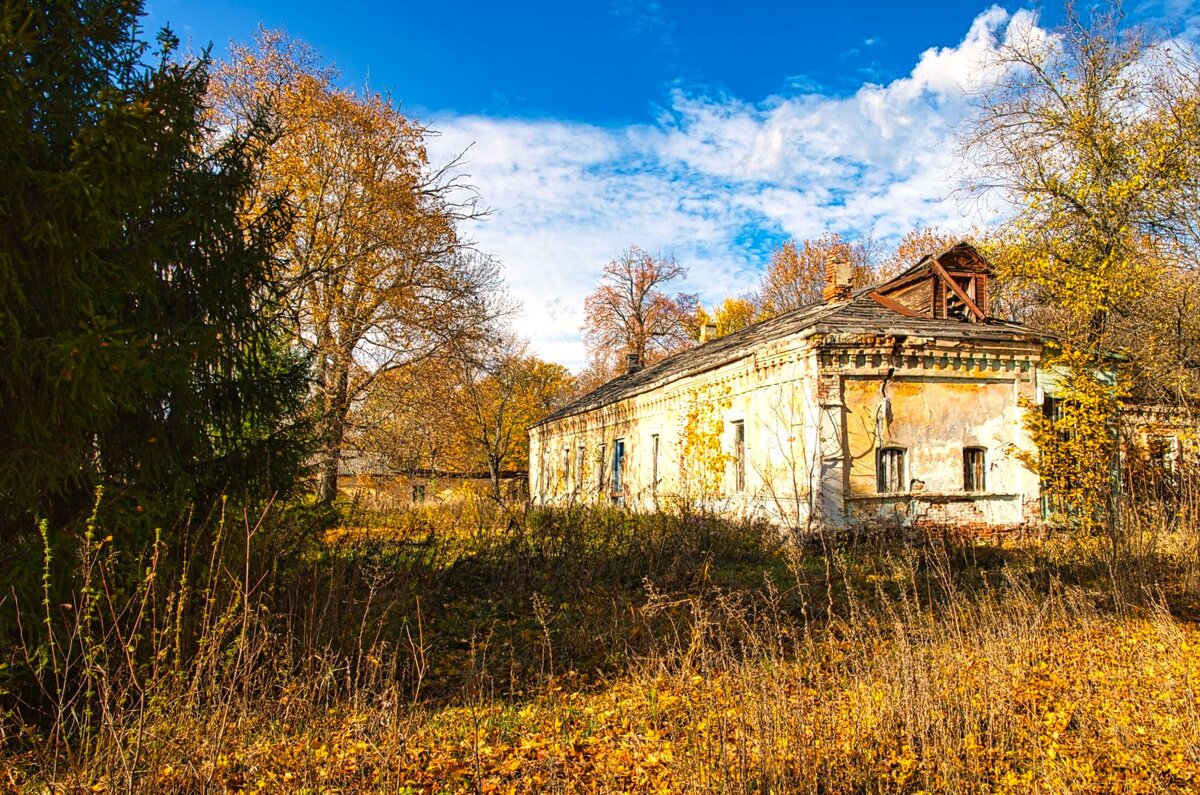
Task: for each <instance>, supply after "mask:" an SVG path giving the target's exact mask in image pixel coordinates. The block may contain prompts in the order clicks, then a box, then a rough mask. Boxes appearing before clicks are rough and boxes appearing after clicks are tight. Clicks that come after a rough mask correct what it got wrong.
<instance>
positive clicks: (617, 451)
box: [612, 439, 625, 505]
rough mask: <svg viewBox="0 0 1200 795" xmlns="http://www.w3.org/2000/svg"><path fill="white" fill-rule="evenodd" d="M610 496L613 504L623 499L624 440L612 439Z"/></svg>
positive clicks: (617, 503) (622, 502)
mask: <svg viewBox="0 0 1200 795" xmlns="http://www.w3.org/2000/svg"><path fill="white" fill-rule="evenodd" d="M612 497H613V504H614V505H622V504H624V500H625V440H624V439H616V440H614V441H613V457H612Z"/></svg>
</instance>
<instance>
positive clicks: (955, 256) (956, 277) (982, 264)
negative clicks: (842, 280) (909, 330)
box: [868, 243, 992, 323]
mask: <svg viewBox="0 0 1200 795" xmlns="http://www.w3.org/2000/svg"><path fill="white" fill-rule="evenodd" d="M991 275H992V269H991V267H989V266H988V264H987V262H986V261H985V260H984V259H983V257H981V256H980V255H979V252H978V251H976V250H975V247H974V246H972V245H971V244H969V243H958V244H956V245H954V246H951V247H950V248H948V249H946V250H945V251H943V252H942V253H941V254H931V255H926V256H925V257H923V258H922V259H921V261H920V262H918V263H917V264H916V265H914V266H912V267H911V268H909V269H908V270H906V271H904V272H903V273H901V274H900V275H899V276H897V277H896V278H894V279H892V280H891V281H888V282H884V283H883V284H881V285H879V286H878V287H876V288H875V289H874V290H872V291H871V292H870V293H868V295H869V296H870V297H871V298H873V299H874V300H875V301H877V302H878V303H880V304H882V305H883V306H885V307H887V308H888V309H891V310H892V311H893V312H897V313H899V314H901V315H905V316H907V317H931V318H946V319H957V320H965V321H967V322H968V323H982V322H983V321H985V320H986V319H987V317H988V280H989V279H990V278H991Z"/></svg>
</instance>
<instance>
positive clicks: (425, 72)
mask: <svg viewBox="0 0 1200 795" xmlns="http://www.w3.org/2000/svg"><path fill="white" fill-rule="evenodd" d="M335 8H336V10H333V9H335ZM1126 10H1127V12H1129V14H1130V15H1131V16H1132V17H1134V18H1136V19H1146V20H1158V19H1164V20H1166V21H1167V22H1168V23H1169V24H1171V25H1173V26H1174V27H1176V28H1178V29H1179V30H1180V31H1181V32H1182V33H1183V34H1184V35H1186V36H1187V37H1188V38H1193V39H1194V38H1195V36H1194V28H1195V22H1194V16H1195V8H1194V3H1193V2H1191V0H1155V2H1152V3H1148V4H1141V5H1135V4H1127V9H1126ZM147 12H148V15H147V18H146V19H145V26H146V28H147V29H148V30H150V31H153V30H154V29H156V28H158V27H159V26H161V25H163V24H167V23H169V24H170V25H171V27H172V28H173V29H174V30H175V32H176V33H177V34H179V35H180V37H181V38H182V39H183V40H184V42H185V44H190V46H191V47H193V49H199V48H201V47H203V46H205V45H206V44H208V43H210V42H211V43H212V44H213V53H214V55H215V56H217V57H222V56H223V55H224V51H225V44H226V42H228V41H229V40H230V39H233V40H237V41H247V40H249V39H250V38H251V37H252V36H253V34H254V31H255V29H256V27H257V26H258V24H259V23H262V24H265V25H267V26H269V27H281V28H284V29H286V30H287V31H288V33H289V34H291V35H292V36H293V37H296V38H300V39H303V40H305V41H307V42H308V43H309V44H311V45H313V46H314V47H315V48H316V49H317V50H318V51H319V52H320V53H321V55H322V56H323V57H324V58H325V59H327V60H328V61H331V62H333V63H334V64H335V65H336V66H337V67H338V68H339V70H340V71H341V73H342V76H343V81H344V82H345V83H347V84H349V85H353V86H362V85H364V84H366V83H369V85H370V86H371V87H372V88H373V89H378V90H385V91H388V92H390V93H391V94H392V96H393V97H394V98H395V99H396V100H398V101H399V102H401V103H402V106H403V107H404V109H405V110H406V111H407V112H409V113H411V114H413V115H415V116H417V118H419V119H420V120H421V121H423V122H426V123H427V124H429V125H430V126H431V127H432V128H433V129H435V130H437V131H439V133H440V134H439V135H438V136H437V137H436V138H434V139H431V141H430V148H431V152H432V154H433V156H434V158H435V159H437V160H440V161H447V160H450V159H452V158H453V157H455V156H456V155H458V154H460V153H463V152H465V157H464V163H463V166H462V170H463V172H464V173H465V174H468V175H469V177H470V181H471V182H472V183H473V184H474V185H475V186H476V188H477V189H478V191H479V193H480V195H481V196H482V199H483V201H484V202H485V203H486V204H487V205H488V206H490V207H491V210H492V212H491V215H490V217H489V218H488V219H487V220H486V221H484V222H482V223H479V224H476V225H474V226H473V227H472V228H471V229H469V230H468V234H470V235H471V236H472V237H473V238H474V239H475V240H476V241H477V243H478V245H479V247H480V248H481V249H483V250H485V251H488V252H489V253H492V254H494V255H496V256H498V257H499V258H500V259H501V260H502V261H503V263H504V264H505V269H506V276H507V280H508V283H509V285H510V288H511V290H512V293H513V295H514V297H516V298H517V299H518V300H520V301H521V303H522V304H523V306H524V311H523V313H522V315H521V316H520V317H519V318H517V319H516V321H515V322H514V325H515V327H516V328H517V330H518V331H519V332H521V333H522V334H523V335H525V336H526V337H528V338H529V339H530V340H531V342H532V344H533V348H534V350H535V351H536V352H537V353H539V354H540V355H542V356H544V357H546V358H549V359H552V360H555V361H559V362H562V363H564V364H567V365H568V366H572V367H577V366H579V365H580V364H581V363H582V362H583V360H584V351H583V347H582V344H581V342H580V337H579V326H580V324H581V322H582V302H583V297H584V295H586V293H587V292H588V291H589V290H590V289H591V288H592V286H593V284H594V281H595V278H596V276H597V275H598V273H599V271H600V268H601V266H602V265H603V263H604V262H606V261H607V260H608V259H610V258H612V257H613V256H614V255H616V254H617V253H618V252H619V251H620V250H622V249H624V248H626V247H628V246H629V245H631V244H636V245H639V246H641V247H643V248H646V249H648V250H651V251H656V252H660V253H662V254H673V255H674V256H676V257H677V258H678V260H679V261H680V262H681V263H682V264H684V265H685V266H687V267H688V268H689V270H690V274H689V278H688V283H687V284H685V285H680V286H681V287H685V288H687V289H689V290H692V291H695V292H699V293H700V295H701V298H702V300H705V301H706V302H709V303H714V302H717V301H719V300H721V299H722V298H723V297H724V296H726V295H730V294H738V293H742V292H745V291H746V290H749V289H751V288H753V286H754V283H755V281H756V280H757V278H758V275H759V273H760V272H761V270H762V267H763V265H764V264H765V261H766V258H767V256H768V254H769V251H770V249H771V248H772V247H773V246H774V245H777V244H778V243H779V242H781V241H782V240H784V239H786V238H787V237H796V238H804V237H815V236H818V235H820V234H822V233H824V232H827V231H831V232H840V233H842V234H843V235H845V236H847V237H851V238H852V237H855V236H857V235H860V234H866V233H870V234H872V235H874V236H875V237H877V238H882V239H884V240H888V239H894V238H896V237H898V236H899V235H901V234H903V233H904V232H905V231H907V230H908V229H911V228H913V227H915V226H922V225H925V224H932V225H938V226H941V227H943V228H948V229H957V230H968V229H970V228H971V227H972V226H976V225H980V224H983V225H986V224H991V223H995V221H996V214H995V211H994V210H993V209H991V208H990V207H988V206H985V205H981V204H979V203H977V202H973V201H969V200H967V199H965V198H964V197H962V196H961V195H959V194H957V193H956V191H955V190H954V189H955V186H956V184H957V182H956V180H957V178H958V176H959V174H960V173H961V171H960V169H961V163H959V162H957V159H956V155H955V154H954V145H953V140H952V138H951V132H952V131H953V129H954V128H955V127H956V126H957V125H958V124H959V123H960V122H961V120H962V119H963V118H964V117H965V116H966V115H967V114H968V113H969V112H970V95H971V92H973V91H976V90H978V89H980V88H982V87H985V86H986V83H987V80H988V76H987V72H986V70H985V69H983V68H982V64H983V63H984V62H986V59H987V56H988V54H989V53H990V52H992V51H994V48H995V47H996V45H997V42H999V41H1002V40H1003V39H1004V37H1005V36H1007V35H1010V32H1011V31H1015V30H1030V29H1033V30H1041V29H1050V28H1053V27H1054V26H1055V25H1057V24H1059V23H1060V22H1061V21H1062V20H1061V18H1062V11H1061V7H1060V6H1059V5H1057V4H1048V5H1045V6H1032V5H1029V4H1020V3H1001V4H995V5H991V4H988V3H985V2H979V3H975V2H928V3H897V2H886V3H884V2H870V3H866V2H863V3H828V2H825V3H815V2H797V3H772V2H762V1H761V0H743V1H742V2H739V3H727V4H724V3H723V4H718V3H699V2H691V3H686V2H669V1H667V0H658V1H654V0H650V1H647V0H609V1H608V2H595V3H587V2H562V1H561V0H560V1H559V2H524V3H519V2H513V3H496V2H476V1H475V0H470V1H469V2H459V3H454V4H450V3H428V2H422V3H416V2H396V3H359V4H345V5H343V6H341V7H337V6H335V4H330V3H327V2H326V3H320V4H317V3H307V2H290V3H284V2H276V1H275V0H241V1H240V2H238V1H236V0H210V1H209V2H199V0H149V1H148V4H147Z"/></svg>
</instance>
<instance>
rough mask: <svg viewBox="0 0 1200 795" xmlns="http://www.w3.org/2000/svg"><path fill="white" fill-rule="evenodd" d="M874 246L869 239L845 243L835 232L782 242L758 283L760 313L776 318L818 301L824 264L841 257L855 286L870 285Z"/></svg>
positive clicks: (772, 253)
mask: <svg viewBox="0 0 1200 795" xmlns="http://www.w3.org/2000/svg"><path fill="white" fill-rule="evenodd" d="M873 249H874V243H873V241H872V240H871V239H870V238H864V239H863V240H860V241H857V242H855V243H848V242H846V241H845V240H843V239H842V236H841V235H839V234H837V233H836V232H828V233H826V234H824V235H821V237H819V238H817V239H815V240H803V241H801V243H800V245H799V246H797V245H796V242H795V241H793V240H789V241H787V242H785V243H784V244H783V245H781V246H780V247H779V248H777V249H775V250H774V251H773V252H771V261H770V263H769V264H768V265H767V270H766V273H764V274H763V278H762V282H761V283H760V284H759V288H758V303H759V308H760V313H761V314H762V315H763V316H764V317H775V316H776V315H781V314H783V313H784V312H790V311H791V310H793V309H798V308H799V307H802V306H807V305H808V304H814V303H817V302H818V301H820V300H821V291H822V290H823V289H824V287H825V270H826V266H827V265H828V264H829V263H830V262H831V261H833V260H837V259H840V260H842V261H844V262H849V263H850V264H851V265H852V266H853V269H854V284H855V285H856V286H860V287H861V286H864V285H867V284H870V283H871V282H872V281H873V280H874V275H873V271H872V268H871V260H872V258H873V257H872V254H873V253H874V252H873Z"/></svg>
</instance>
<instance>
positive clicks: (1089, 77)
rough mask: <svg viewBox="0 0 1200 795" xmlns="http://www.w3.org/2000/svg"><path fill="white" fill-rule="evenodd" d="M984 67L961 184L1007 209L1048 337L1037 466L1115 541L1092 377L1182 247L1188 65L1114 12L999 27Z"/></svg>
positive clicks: (1110, 401) (1115, 394)
mask: <svg viewBox="0 0 1200 795" xmlns="http://www.w3.org/2000/svg"><path fill="white" fill-rule="evenodd" d="M988 70H989V72H990V73H991V74H992V75H993V76H994V77H995V78H996V82H995V84H994V87H993V88H992V90H990V91H989V92H987V93H986V94H985V95H983V97H982V98H981V101H980V104H979V108H978V113H977V116H976V118H975V120H974V124H973V126H972V127H971V129H970V132H969V134H968V135H967V137H966V138H965V141H964V142H965V152H966V154H967V156H968V159H969V161H970V162H971V163H972V164H973V166H974V168H975V174H974V175H973V185H974V186H975V187H977V188H980V189H987V190H994V189H999V190H1000V191H1002V193H1003V194H1004V195H1005V196H1006V198H1008V200H1009V201H1010V202H1011V203H1012V205H1013V206H1014V207H1015V208H1017V209H1016V213H1015V217H1014V218H1013V221H1012V223H1011V225H1010V227H1009V228H1008V229H1007V230H1006V233H1005V234H1004V235H1003V239H1002V240H1001V241H999V242H1000V245H998V246H995V247H994V248H995V249H996V251H997V252H998V253H999V255H1000V256H997V257H996V263H997V266H998V267H999V268H1000V276H1001V279H1002V281H1005V282H1007V283H1009V284H1010V285H1014V286H1015V287H1016V289H1018V290H1020V291H1022V292H1023V293H1024V295H1026V296H1027V297H1028V298H1029V300H1031V301H1033V302H1035V303H1036V304H1037V309H1038V312H1037V313H1036V314H1037V315H1038V316H1039V317H1040V319H1041V320H1042V325H1044V326H1046V327H1047V328H1048V329H1049V330H1050V331H1052V332H1053V334H1054V335H1055V336H1056V337H1057V338H1058V340H1059V353H1058V355H1057V356H1054V357H1052V358H1051V360H1050V361H1049V362H1048V364H1049V365H1050V366H1051V367H1056V368H1057V369H1058V371H1059V373H1060V387H1059V390H1060V391H1059V395H1058V397H1059V398H1061V400H1062V411H1061V412H1055V411H1030V412H1028V416H1029V417H1030V418H1031V430H1032V432H1033V434H1034V437H1035V439H1037V440H1039V442H1040V443H1041V445H1042V448H1041V456H1040V463H1039V470H1040V472H1041V474H1042V476H1043V478H1044V479H1045V481H1046V483H1047V489H1048V490H1049V491H1050V492H1051V493H1052V494H1053V493H1055V492H1057V494H1058V495H1059V497H1061V498H1062V500H1063V501H1065V502H1066V506H1065V507H1066V509H1067V511H1068V512H1069V513H1071V514H1072V515H1074V516H1076V517H1079V518H1080V519H1081V521H1083V522H1085V523H1089V522H1101V523H1103V524H1104V526H1106V527H1107V528H1108V529H1109V530H1110V531H1113V532H1114V538H1116V535H1115V532H1116V528H1115V527H1114V525H1113V522H1114V520H1115V512H1114V511H1112V497H1113V493H1112V486H1113V484H1114V479H1113V478H1112V477H1111V476H1110V475H1109V473H1110V472H1111V470H1112V467H1111V466H1110V465H1107V464H1102V462H1111V461H1112V460H1113V458H1114V457H1115V454H1116V442H1115V438H1114V433H1113V430H1114V427H1115V416H1116V412H1117V410H1118V408H1119V398H1120V394H1121V390H1120V387H1119V386H1116V385H1113V384H1110V383H1109V382H1108V381H1109V380H1108V379H1107V378H1104V377H1101V374H1104V373H1108V372H1112V371H1113V370H1114V369H1117V368H1119V367H1120V368H1123V367H1124V365H1123V364H1122V363H1123V362H1126V361H1129V360H1130V359H1136V358H1137V356H1138V349H1137V347H1135V348H1133V349H1130V348H1128V347H1126V346H1127V345H1128V344H1129V343H1130V342H1134V343H1135V344H1136V342H1135V339H1136V337H1133V338H1131V336H1130V335H1129V334H1127V333H1125V332H1124V331H1123V328H1126V329H1127V328H1128V327H1129V323H1128V320H1129V317H1130V310H1131V308H1132V307H1134V306H1136V305H1138V304H1139V303H1144V302H1145V301H1146V300H1147V298H1148V297H1149V295H1148V292H1147V291H1148V289H1151V288H1152V286H1153V285H1154V284H1155V283H1156V282H1157V281H1158V279H1159V278H1160V276H1161V269H1162V268H1164V267H1179V266H1181V265H1185V264H1188V263H1191V262H1192V260H1193V259H1194V252H1195V247H1194V230H1195V229H1196V228H1197V226H1196V221H1197V218H1198V217H1200V215H1198V213H1197V194H1196V191H1195V189H1194V186H1195V180H1196V174H1197V170H1198V166H1200V124H1198V114H1197V110H1198V108H1200V95H1198V93H1197V86H1200V79H1198V78H1200V70H1197V68H1196V66H1195V64H1194V62H1193V61H1192V60H1191V59H1189V58H1187V57H1185V56H1182V55H1177V54H1176V53H1175V51H1174V50H1173V48H1171V47H1169V46H1166V45H1165V43H1164V42H1163V41H1162V40H1161V39H1158V40H1156V39H1154V38H1153V37H1152V36H1150V35H1149V34H1148V33H1147V32H1146V31H1139V30H1135V29H1132V28H1129V27H1127V26H1124V24H1123V21H1122V19H1121V17H1120V15H1119V13H1118V12H1117V11H1116V10H1115V9H1109V10H1107V11H1105V10H1100V11H1096V12H1093V14H1092V15H1091V16H1090V17H1087V18H1083V17H1081V16H1079V15H1078V14H1076V13H1075V12H1074V11H1070V12H1069V14H1068V21H1067V24H1066V26H1065V27H1064V28H1062V29H1061V30H1058V31H1055V32H1054V33H1053V34H1052V35H1049V36H1047V35H1045V34H1044V32H1042V31H1039V30H1037V29H1035V28H1032V27H1029V28H1025V29H1017V28H1013V29H1010V30H1009V32H1008V36H1007V38H1006V40H1005V41H1004V42H1003V43H1001V44H1000V46H999V48H998V50H997V56H996V60H995V62H994V63H991V64H989V65H988ZM1138 347H1140V346H1138ZM1064 413H1065V414H1066V417H1065V418H1064V416H1063V414H1064ZM1056 414H1058V416H1057V417H1056V416H1055V415H1056ZM1073 414H1078V415H1079V417H1078V418H1077V421H1076V419H1072V415H1073ZM1085 425H1086V426H1087V427H1086V430H1087V432H1084V431H1085V427H1084V426H1085ZM1096 478H1101V479H1102V481H1103V483H1104V484H1105V485H1104V486H1103V487H1101V485H1100V482H1099V481H1097V480H1096Z"/></svg>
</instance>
